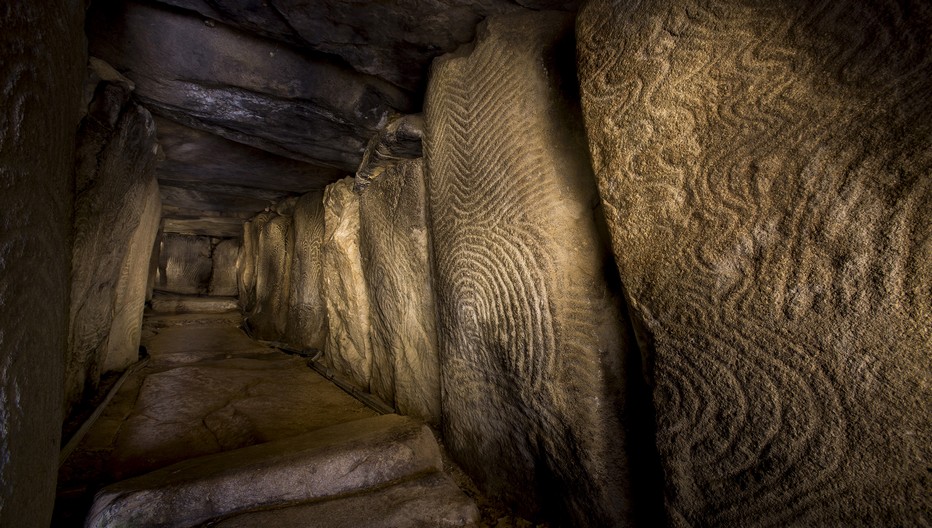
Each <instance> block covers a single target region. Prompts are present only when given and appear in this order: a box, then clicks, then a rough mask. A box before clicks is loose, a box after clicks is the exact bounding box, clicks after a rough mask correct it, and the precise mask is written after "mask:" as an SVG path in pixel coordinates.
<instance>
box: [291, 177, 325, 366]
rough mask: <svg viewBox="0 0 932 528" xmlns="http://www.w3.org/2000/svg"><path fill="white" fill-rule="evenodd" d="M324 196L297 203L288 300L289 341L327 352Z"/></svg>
mask: <svg viewBox="0 0 932 528" xmlns="http://www.w3.org/2000/svg"><path fill="white" fill-rule="evenodd" d="M323 200H324V195H323V193H322V192H310V193H307V194H305V195H304V196H302V197H301V198H300V199H299V200H298V201H297V203H296V204H295V207H294V211H293V217H292V222H291V229H292V232H293V235H292V236H293V237H294V254H293V255H292V258H291V281H290V284H289V285H290V287H291V294H290V296H289V297H288V303H289V304H288V328H287V341H288V342H290V343H292V344H295V345H298V346H300V347H301V348H316V349H318V350H323V349H324V343H325V340H326V338H327V311H326V307H325V306H324V296H323V292H322V284H321V252H320V248H321V244H323V241H324V202H323Z"/></svg>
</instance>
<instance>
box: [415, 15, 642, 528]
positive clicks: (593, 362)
mask: <svg viewBox="0 0 932 528" xmlns="http://www.w3.org/2000/svg"><path fill="white" fill-rule="evenodd" d="M573 57H574V54H573V43H572V17H567V16H565V15H563V14H555V13H531V14H527V15H521V16H515V17H502V18H490V19H488V20H487V22H486V23H485V24H484V25H483V26H481V27H480V29H479V36H478V40H477V43H476V44H475V47H474V48H473V49H467V50H462V51H461V52H459V53H458V54H454V55H450V56H444V57H442V58H440V59H438V60H436V61H435V62H434V64H433V69H432V79H431V82H430V85H429V87H428V92H427V99H426V103H425V112H426V118H427V137H426V140H425V152H426V157H427V166H428V181H429V185H428V187H429V203H430V218H431V229H432V232H431V234H432V240H433V254H434V263H435V272H436V275H435V280H436V289H437V294H438V298H437V303H438V310H437V313H438V316H439V336H440V358H441V369H442V373H443V374H442V375H443V380H442V386H443V395H442V397H443V428H444V433H445V434H444V439H445V441H446V443H447V446H448V447H449V449H450V450H451V452H452V453H453V455H454V456H455V458H456V459H457V460H458V461H459V462H460V463H461V464H462V465H463V466H464V468H465V469H466V470H467V471H468V472H469V473H470V474H471V475H472V476H473V477H474V478H475V479H476V480H477V481H478V483H479V484H480V485H481V486H482V487H484V488H485V489H486V491H487V492H488V493H491V494H493V495H497V496H499V497H503V498H505V499H507V500H510V501H513V502H515V503H517V504H518V505H520V506H524V507H526V508H527V509H531V510H538V509H540V510H543V511H545V512H546V513H547V514H549V516H550V517H551V518H553V519H556V520H557V521H558V522H560V523H562V524H574V525H578V526H614V525H620V524H624V523H627V522H628V521H629V511H628V510H629V499H630V497H629V489H628V481H627V479H628V476H627V472H628V469H627V463H626V460H625V457H626V453H625V448H626V444H625V439H624V434H623V431H622V429H621V426H620V424H619V420H618V416H619V415H621V414H622V413H623V412H624V407H623V404H624V402H623V401H622V399H623V398H622V392H621V391H622V390H623V388H624V387H623V386H622V376H623V374H624V372H623V371H624V369H623V360H624V354H625V353H626V346H625V340H624V338H623V330H622V328H623V325H624V323H623V320H622V318H621V315H620V314H619V311H618V309H617V305H616V301H617V299H616V298H615V297H614V295H613V293H612V292H611V291H610V288H609V287H608V285H607V281H606V279H605V277H606V270H605V269H604V266H603V262H605V261H606V256H607V249H606V248H605V244H604V243H603V242H602V241H601V240H600V238H599V234H598V232H597V220H598V218H597V216H598V215H599V214H601V213H600V212H598V210H597V209H596V206H597V204H598V199H597V193H596V188H595V182H594V180H593V177H592V173H591V169H590V168H589V163H588V158H587V155H586V151H585V148H584V146H583V145H584V142H583V141H582V137H583V136H582V134H583V132H582V127H581V122H580V119H579V117H578V115H577V114H576V112H574V111H573V110H572V104H573V103H572V100H571V99H570V98H571V97H572V94H571V93H564V92H563V91H562V90H563V89H567V88H572V86H573V85H574V83H575V74H574V72H573V60H574V59H573ZM567 65H568V66H569V67H568V69H566V68H565V67H566V66H567Z"/></svg>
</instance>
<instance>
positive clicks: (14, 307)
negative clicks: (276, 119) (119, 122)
mask: <svg viewBox="0 0 932 528" xmlns="http://www.w3.org/2000/svg"><path fill="white" fill-rule="evenodd" d="M83 7H84V6H83V4H82V3H80V2H8V3H5V4H4V5H3V8H0V28H3V29H2V31H0V57H3V60H2V61H0V101H2V103H0V225H2V226H3V227H2V228H0V306H2V307H3V308H2V309H0V526H22V527H39V526H43V527H44V526H48V525H49V522H50V521H51V513H52V504H53V502H54V500H55V476H56V473H57V466H58V464H57V459H58V449H59V436H60V431H61V418H62V355H63V351H64V350H65V349H66V348H67V331H68V330H67V328H68V288H69V286H68V270H69V268H70V259H71V247H70V242H69V240H70V236H69V232H70V229H71V227H70V218H71V191H70V189H71V181H72V174H73V169H74V165H73V163H74V144H75V130H76V128H77V124H78V120H79V119H80V116H79V114H78V111H79V106H80V104H81V82H82V79H83V75H84V62H85V57H84V49H85V43H84V36H83V26H82V20H83Z"/></svg>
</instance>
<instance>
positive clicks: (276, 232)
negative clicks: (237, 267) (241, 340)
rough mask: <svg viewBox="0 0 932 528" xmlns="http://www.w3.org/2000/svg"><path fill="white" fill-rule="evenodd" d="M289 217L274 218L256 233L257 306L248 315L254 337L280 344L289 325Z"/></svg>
mask: <svg viewBox="0 0 932 528" xmlns="http://www.w3.org/2000/svg"><path fill="white" fill-rule="evenodd" d="M290 227H291V217H290V216H281V215H274V216H273V217H272V218H270V219H269V221H268V222H265V224H264V225H263V226H262V229H261V230H260V231H259V240H258V244H257V245H256V252H257V255H256V305H255V307H254V308H253V309H252V311H251V312H249V326H250V328H251V329H252V330H253V332H254V335H255V337H257V338H259V339H265V340H269V341H281V340H282V339H283V337H284V336H285V328H286V326H287V324H288V295H289V294H290V288H289V280H290V276H291V254H292V252H293V251H294V250H293V248H294V240H293V239H292V233H291V231H290Z"/></svg>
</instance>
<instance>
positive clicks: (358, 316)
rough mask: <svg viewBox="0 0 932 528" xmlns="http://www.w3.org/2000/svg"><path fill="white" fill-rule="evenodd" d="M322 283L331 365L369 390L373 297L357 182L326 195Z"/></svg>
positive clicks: (340, 184)
mask: <svg viewBox="0 0 932 528" xmlns="http://www.w3.org/2000/svg"><path fill="white" fill-rule="evenodd" d="M321 268H322V271H321V278H322V280H323V292H324V304H325V306H326V308H327V329H328V330H327V343H326V345H327V346H326V360H327V361H328V362H329V363H330V365H331V366H333V367H334V368H335V369H337V370H338V371H340V372H342V373H343V374H345V375H346V376H348V377H349V379H350V380H351V381H352V382H353V383H355V384H356V385H357V386H359V387H360V388H361V389H363V390H368V389H369V378H370V373H371V371H372V355H371V353H370V351H369V297H368V294H367V293H366V281H365V278H364V276H363V270H362V257H361V255H360V253H359V196H358V195H357V194H355V193H354V192H353V179H352V178H344V179H342V180H340V181H338V182H336V183H333V184H331V185H329V186H328V187H327V189H326V190H325V191H324V242H323V246H322V247H321Z"/></svg>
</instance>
